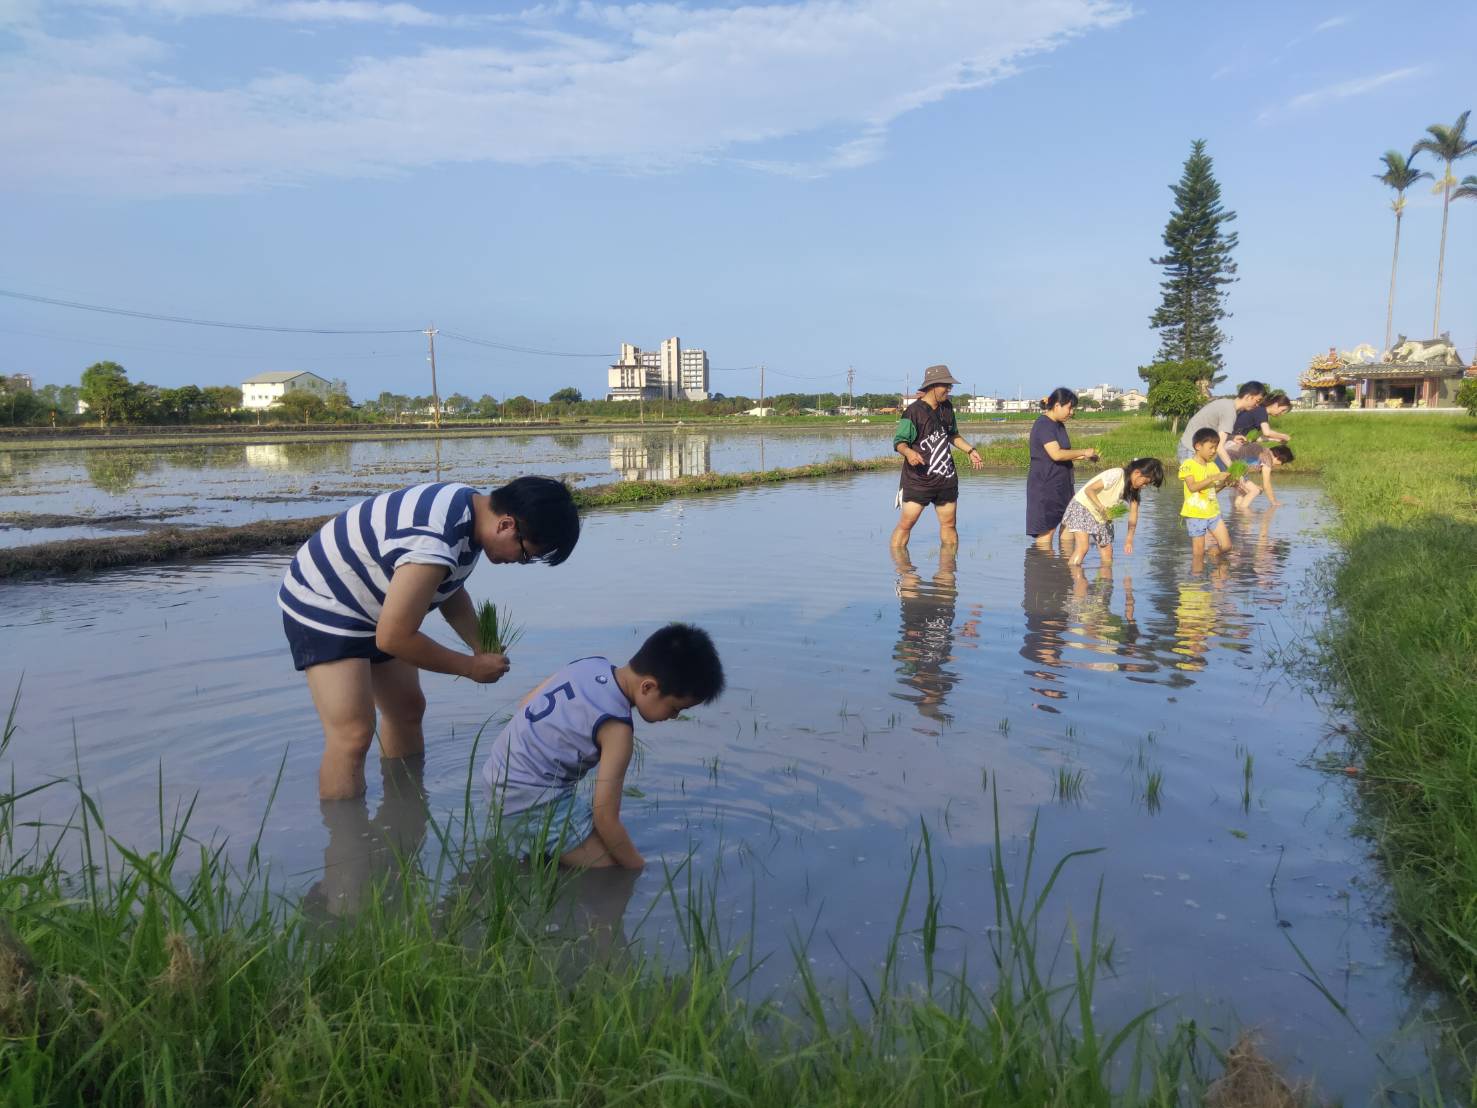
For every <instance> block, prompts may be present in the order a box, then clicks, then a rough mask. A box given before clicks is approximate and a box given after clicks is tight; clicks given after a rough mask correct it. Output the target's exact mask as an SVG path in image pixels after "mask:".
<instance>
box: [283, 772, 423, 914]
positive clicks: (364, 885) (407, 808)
mask: <svg viewBox="0 0 1477 1108" xmlns="http://www.w3.org/2000/svg"><path fill="white" fill-rule="evenodd" d="M379 764H380V774H381V776H382V778H383V780H384V796H383V798H382V799H381V800H380V805H379V810H378V811H377V812H376V813H375V815H374V818H373V819H370V818H369V804H368V802H367V801H366V800H365V798H364V797H362V796H360V797H356V798H355V799H353V800H325V801H322V802H321V803H320V804H319V809H320V810H321V811H322V813H323V825H324V826H325V827H327V828H328V845H327V846H326V847H324V848H323V876H322V877H321V878H320V879H319V880H318V881H317V882H315V883H314V885H313V887H312V888H311V889H309V890H308V892H307V894H306V895H305V896H304V897H303V908H304V911H306V912H307V913H308V914H309V915H310V916H314V917H317V918H322V919H339V918H343V917H348V916H353V915H356V914H357V913H359V912H360V911H361V910H362V909H363V908H364V907H365V903H364V901H365V897H366V896H367V895H368V894H369V893H370V892H372V891H373V890H374V889H376V888H377V887H379V885H380V881H381V879H382V878H390V879H391V881H393V880H394V878H396V877H397V876H398V875H399V874H400V872H401V867H402V866H404V865H412V866H413V865H415V864H416V858H417V856H418V855H419V854H420V848H421V844H422V843H423V842H425V838H426V824H427V821H428V818H429V815H430V812H429V808H428V807H427V803H426V790H425V785H424V782H423V778H424V776H425V768H426V765H425V758H424V756H420V757H414V758H381V759H380V760H379Z"/></svg>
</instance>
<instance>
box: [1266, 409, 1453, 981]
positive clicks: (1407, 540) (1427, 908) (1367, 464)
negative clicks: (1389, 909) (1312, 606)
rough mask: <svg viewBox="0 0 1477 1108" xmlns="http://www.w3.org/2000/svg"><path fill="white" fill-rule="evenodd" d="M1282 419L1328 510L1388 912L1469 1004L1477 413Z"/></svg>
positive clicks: (1343, 667)
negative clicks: (1389, 888)
mask: <svg viewBox="0 0 1477 1108" xmlns="http://www.w3.org/2000/svg"><path fill="white" fill-rule="evenodd" d="M1288 426H1289V429H1290V430H1291V431H1292V432H1293V435H1294V446H1295V447H1296V448H1297V450H1298V452H1299V460H1301V458H1302V456H1303V454H1304V452H1306V453H1307V454H1308V455H1309V456H1311V457H1312V458H1313V459H1314V461H1315V463H1316V462H1318V461H1323V462H1324V463H1325V464H1324V467H1323V483H1324V487H1325V488H1326V489H1327V491H1328V494H1329V496H1330V497H1331V498H1332V500H1333V502H1334V503H1335V504H1336V505H1337V506H1338V509H1339V518H1338V524H1337V527H1336V531H1335V536H1336V538H1337V540H1338V543H1339V545H1340V546H1341V547H1342V550H1343V557H1342V558H1341V559H1340V561H1339V562H1338V564H1337V566H1336V567H1335V570H1334V575H1333V580H1332V584H1333V590H1334V596H1335V599H1336V602H1337V609H1336V612H1335V614H1334V618H1333V621H1332V623H1331V625H1330V628H1329V631H1328V653H1329V656H1330V658H1331V659H1332V661H1333V663H1334V676H1335V677H1336V678H1337V680H1338V685H1339V687H1340V689H1341V690H1342V692H1343V694H1344V695H1345V696H1346V698H1347V700H1348V703H1349V704H1350V706H1351V707H1352V709H1353V712H1354V715H1355V718H1356V720H1357V723H1358V731H1357V735H1356V736H1355V739H1354V743H1355V750H1356V754H1357V756H1358V758H1359V759H1360V760H1361V761H1362V763H1363V769H1364V774H1363V781H1364V790H1365V795H1366V798H1367V799H1368V800H1369V802H1370V804H1369V807H1368V809H1367V810H1368V813H1369V815H1370V823H1371V826H1372V828H1373V831H1374V836H1375V839H1376V841H1377V842H1378V844H1379V847H1380V852H1381V854H1382V856H1383V858H1384V860H1385V863H1386V865H1387V867H1388V870H1389V872H1390V874H1391V877H1392V880H1393V884H1394V892H1395V897H1396V905H1397V908H1398V910H1399V913H1400V918H1401V920H1402V921H1403V922H1404V924H1405V926H1406V927H1407V928H1408V930H1409V932H1410V935H1411V940H1412V943H1413V945H1414V948H1415V950H1416V952H1417V954H1418V956H1419V958H1420V959H1421V960H1422V961H1423V962H1424V963H1425V964H1426V966H1427V967H1428V968H1429V969H1431V970H1433V971H1434V972H1435V973H1436V974H1437V975H1439V976H1440V977H1441V979H1442V980H1444V981H1446V982H1448V983H1449V984H1450V985H1451V986H1452V987H1453V988H1454V989H1455V990H1456V991H1457V992H1458V993H1459V994H1460V995H1461V996H1462V998H1463V999H1464V1000H1465V1002H1466V1004H1467V1005H1468V1008H1469V1010H1477V421H1474V420H1472V419H1469V418H1467V417H1465V416H1452V417H1446V416H1429V417H1426V418H1422V419H1419V420H1401V421H1396V420H1369V419H1361V418H1360V417H1358V416H1350V417H1334V416H1320V417H1307V418H1306V419H1304V420H1289V421H1288Z"/></svg>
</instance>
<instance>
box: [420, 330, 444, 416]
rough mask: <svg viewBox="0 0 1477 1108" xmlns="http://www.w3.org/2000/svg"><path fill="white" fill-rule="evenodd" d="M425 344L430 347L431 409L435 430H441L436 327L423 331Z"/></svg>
mask: <svg viewBox="0 0 1477 1108" xmlns="http://www.w3.org/2000/svg"><path fill="white" fill-rule="evenodd" d="M424 333H425V336H426V342H427V344H428V345H429V346H430V349H431V356H430V359H429V360H430V363H431V409H432V412H433V413H434V416H435V420H436V430H438V431H439V430H441V394H440V393H439V392H437V391H436V325H435V324H434V323H433V324H431V325H430V326H429V327H427V328H426V330H425V332H424Z"/></svg>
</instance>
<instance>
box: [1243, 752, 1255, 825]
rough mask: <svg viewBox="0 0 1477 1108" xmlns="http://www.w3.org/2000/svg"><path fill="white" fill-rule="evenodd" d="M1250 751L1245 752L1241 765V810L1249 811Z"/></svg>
mask: <svg viewBox="0 0 1477 1108" xmlns="http://www.w3.org/2000/svg"><path fill="white" fill-rule="evenodd" d="M1251 767H1252V758H1251V751H1249V750H1248V751H1247V752H1246V759H1245V760H1244V761H1243V762H1242V763H1241V810H1242V811H1243V812H1246V811H1250V810H1251Z"/></svg>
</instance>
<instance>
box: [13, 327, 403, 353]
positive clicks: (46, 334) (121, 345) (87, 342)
mask: <svg viewBox="0 0 1477 1108" xmlns="http://www.w3.org/2000/svg"><path fill="white" fill-rule="evenodd" d="M0 333H3V334H7V335H28V336H30V337H32V338H38V339H51V340H52V341H54V342H70V343H75V344H79V345H82V346H105V347H107V348H108V349H110V350H147V351H149V352H151V353H160V352H162V353H166V354H193V355H196V356H197V357H204V358H247V359H251V360H255V361H272V360H278V361H280V360H282V359H283V354H282V352H281V351H280V350H278V351H274V352H272V353H262V352H255V353H253V352H250V351H224V350H197V349H193V348H191V347H186V346H161V345H159V344H158V343H138V342H132V343H130V342H114V341H113V340H112V339H100V338H97V337H95V336H91V335H59V334H57V333H56V332H54V331H27V330H24V329H22V328H20V327H0ZM406 356H407V355H406V354H405V353H403V352H400V351H393V350H391V351H377V350H373V351H366V352H363V353H358V354H314V355H313V360H314V361H366V360H368V359H370V358H405V357H406Z"/></svg>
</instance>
